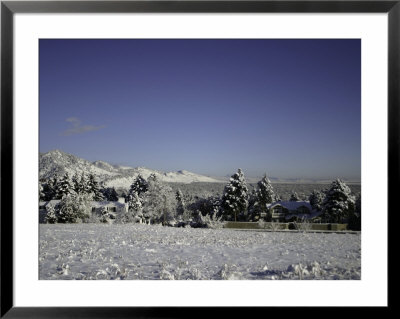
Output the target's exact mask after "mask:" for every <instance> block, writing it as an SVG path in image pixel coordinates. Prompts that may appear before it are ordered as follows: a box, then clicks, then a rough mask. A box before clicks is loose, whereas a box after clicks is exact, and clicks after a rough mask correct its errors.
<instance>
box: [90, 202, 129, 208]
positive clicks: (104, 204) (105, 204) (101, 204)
mask: <svg viewBox="0 0 400 319" xmlns="http://www.w3.org/2000/svg"><path fill="white" fill-rule="evenodd" d="M92 206H93V207H110V206H111V207H125V203H121V202H109V201H101V202H96V201H93V202H92Z"/></svg>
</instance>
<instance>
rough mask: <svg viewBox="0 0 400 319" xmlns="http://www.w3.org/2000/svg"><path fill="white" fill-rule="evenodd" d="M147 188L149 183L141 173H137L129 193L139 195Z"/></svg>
mask: <svg viewBox="0 0 400 319" xmlns="http://www.w3.org/2000/svg"><path fill="white" fill-rule="evenodd" d="M148 188H149V185H148V183H147V181H146V180H145V179H144V178H143V177H142V175H140V174H139V175H138V176H137V177H136V178H135V180H134V181H133V183H132V185H131V187H130V189H129V194H131V193H136V194H138V195H139V196H141V195H142V194H143V193H145V192H147V190H148Z"/></svg>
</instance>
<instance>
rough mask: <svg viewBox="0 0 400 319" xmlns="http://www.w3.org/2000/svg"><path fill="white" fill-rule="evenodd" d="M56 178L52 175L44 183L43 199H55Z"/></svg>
mask: <svg viewBox="0 0 400 319" xmlns="http://www.w3.org/2000/svg"><path fill="white" fill-rule="evenodd" d="M57 187H58V178H57V176H53V178H50V179H49V180H48V181H47V183H46V184H45V185H44V194H45V200H52V199H57Z"/></svg>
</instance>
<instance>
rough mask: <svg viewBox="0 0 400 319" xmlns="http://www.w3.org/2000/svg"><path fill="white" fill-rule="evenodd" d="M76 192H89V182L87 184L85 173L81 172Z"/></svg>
mask: <svg viewBox="0 0 400 319" xmlns="http://www.w3.org/2000/svg"><path fill="white" fill-rule="evenodd" d="M78 193H79V194H88V193H90V189H89V184H88V178H87V176H86V175H85V173H82V174H81V177H80V179H79V183H78Z"/></svg>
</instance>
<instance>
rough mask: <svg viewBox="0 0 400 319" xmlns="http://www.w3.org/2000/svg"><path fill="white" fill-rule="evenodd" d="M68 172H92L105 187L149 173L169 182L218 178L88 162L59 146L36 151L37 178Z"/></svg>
mask: <svg viewBox="0 0 400 319" xmlns="http://www.w3.org/2000/svg"><path fill="white" fill-rule="evenodd" d="M66 172H67V173H68V174H69V175H70V176H72V175H74V174H75V173H78V174H82V173H85V174H93V175H94V176H95V177H96V178H97V179H98V180H99V181H100V182H104V185H105V186H106V187H115V188H129V186H130V185H131V184H132V182H133V180H134V179H135V178H136V177H137V176H138V175H139V174H141V175H142V176H143V177H144V178H146V179H147V178H148V177H149V176H150V174H156V176H157V177H158V178H159V179H160V180H162V181H164V182H171V183H186V184H189V183H192V182H210V183H218V182H221V181H220V180H217V179H214V178H211V177H208V176H204V175H199V174H195V173H192V172H188V171H184V170H182V171H178V172H167V173H164V172H160V171H156V170H152V169H148V168H145V167H136V168H133V167H127V166H119V165H112V164H109V163H107V162H104V161H95V162H90V161H87V160H85V159H82V158H79V157H77V156H74V155H72V154H67V153H64V152H62V151H60V150H54V151H50V152H48V153H40V154H39V178H40V179H48V178H51V177H53V176H54V175H58V176H62V175H64V174H65V173H66Z"/></svg>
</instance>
